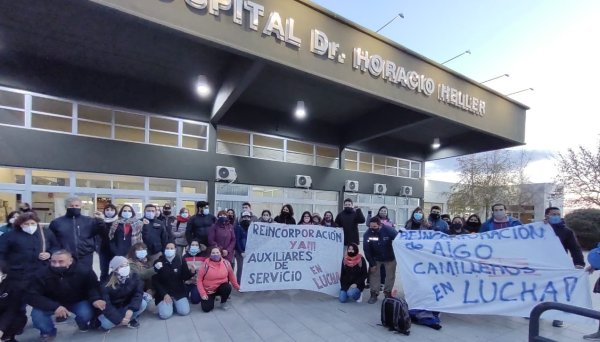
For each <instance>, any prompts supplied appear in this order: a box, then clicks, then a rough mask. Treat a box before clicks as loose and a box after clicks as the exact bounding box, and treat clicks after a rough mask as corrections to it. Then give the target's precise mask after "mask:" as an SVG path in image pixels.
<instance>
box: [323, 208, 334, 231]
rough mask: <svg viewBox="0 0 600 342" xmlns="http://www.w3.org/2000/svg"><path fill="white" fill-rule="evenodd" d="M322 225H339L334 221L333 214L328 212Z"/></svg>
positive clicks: (324, 215)
mask: <svg viewBox="0 0 600 342" xmlns="http://www.w3.org/2000/svg"><path fill="white" fill-rule="evenodd" d="M321 225H322V226H325V227H332V228H335V227H337V224H335V222H334V221H333V213H332V212H331V211H329V210H328V211H326V212H325V213H324V214H323V221H321Z"/></svg>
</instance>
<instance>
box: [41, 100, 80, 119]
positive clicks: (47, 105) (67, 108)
mask: <svg viewBox="0 0 600 342" xmlns="http://www.w3.org/2000/svg"><path fill="white" fill-rule="evenodd" d="M31 99H32V102H31V110H33V111H36V112H44V113H51V114H57V115H62V116H67V117H72V115H73V104H72V103H71V102H66V101H61V100H55V99H49V98H46V97H38V96H32V97H31Z"/></svg>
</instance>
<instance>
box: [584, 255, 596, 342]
mask: <svg viewBox="0 0 600 342" xmlns="http://www.w3.org/2000/svg"><path fill="white" fill-rule="evenodd" d="M592 253H598V250H597V248H596V249H593V250H591V251H590V254H588V261H590V265H588V266H587V267H586V268H585V270H586V271H587V272H588V273H589V274H590V275H591V274H592V273H594V271H597V270H598V269H600V265H596V264H595V262H594V260H590V256H591V255H593V254H592ZM594 259H596V261H597V257H596V258H594ZM593 292H594V293H600V278H598V279H597V280H596V283H595V284H594V289H593ZM583 339H585V340H589V341H600V321H599V325H598V330H597V331H596V332H594V333H591V334H588V335H584V336H583Z"/></svg>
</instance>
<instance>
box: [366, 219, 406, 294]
mask: <svg viewBox="0 0 600 342" xmlns="http://www.w3.org/2000/svg"><path fill="white" fill-rule="evenodd" d="M397 234H398V232H396V231H395V230H394V229H392V228H390V227H389V226H383V225H382V224H381V220H380V219H379V217H373V218H372V219H371V221H369V229H367V231H366V232H365V234H364V236H363V251H364V252H365V257H366V259H367V261H368V262H369V283H370V284H371V298H370V299H369V304H374V303H375V302H377V297H378V296H379V282H380V274H379V272H380V267H381V265H382V264H383V265H384V267H385V272H386V279H385V284H384V288H383V293H384V295H385V296H386V297H391V295H392V289H393V287H394V282H395V280H396V259H395V257H394V249H393V248H392V241H394V239H395V238H396V235H397Z"/></svg>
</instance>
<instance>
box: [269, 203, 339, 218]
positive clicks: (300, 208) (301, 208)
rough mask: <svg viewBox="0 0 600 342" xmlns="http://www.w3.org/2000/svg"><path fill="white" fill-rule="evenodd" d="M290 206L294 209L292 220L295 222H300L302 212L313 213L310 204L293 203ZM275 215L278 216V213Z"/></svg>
mask: <svg viewBox="0 0 600 342" xmlns="http://www.w3.org/2000/svg"><path fill="white" fill-rule="evenodd" d="M290 204H291V205H292V208H294V218H295V219H296V222H300V220H301V217H302V213H303V212H305V211H308V212H310V213H311V214H312V212H313V205H312V204H307V203H293V202H292V203H290ZM277 215H279V213H278V214H277ZM334 218H335V217H334Z"/></svg>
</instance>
